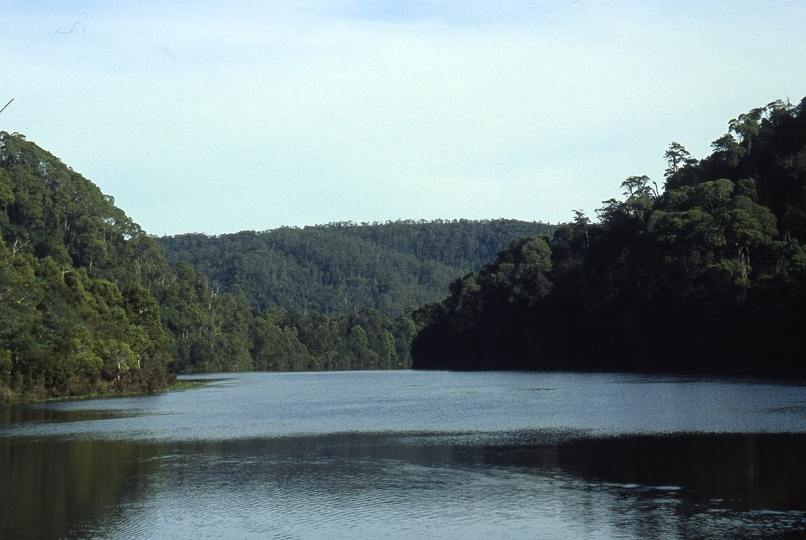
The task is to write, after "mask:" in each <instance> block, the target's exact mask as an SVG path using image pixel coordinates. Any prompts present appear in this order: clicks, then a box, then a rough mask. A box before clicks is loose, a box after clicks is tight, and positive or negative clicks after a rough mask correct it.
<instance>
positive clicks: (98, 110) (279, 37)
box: [0, 0, 806, 235]
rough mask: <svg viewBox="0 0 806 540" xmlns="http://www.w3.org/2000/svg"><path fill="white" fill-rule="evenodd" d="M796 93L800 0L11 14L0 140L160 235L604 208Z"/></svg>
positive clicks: (804, 83)
mask: <svg viewBox="0 0 806 540" xmlns="http://www.w3.org/2000/svg"><path fill="white" fill-rule="evenodd" d="M76 23H78V24H76ZM804 95H806V2H803V1H802V0H793V1H786V0H780V1H766V0H732V1H721V0H715V1H711V2H703V1H696V2H693V1H692V2H687V1H677V2H672V1H668V2H647V1H642V2H639V1H632V0H623V1H618V0H584V1H583V0H577V1H574V0H547V1H511V2H508V1H506V0H495V1H493V0H490V1H486V0H476V1H468V2H460V1H456V0H454V1H439V0H410V1H389V2H386V1H370V0H367V1H345V2H327V1H317V0H310V1H308V0H301V1H289V0H283V1H262V2H260V1H216V2H212V1H206V0H201V1H199V0H194V1H193V2H190V1H172V0H160V1H154V0H133V1H129V0H120V1H113V0H97V1H92V0H71V1H70V2H61V1H58V2H57V1H55V0H54V1H45V0H3V2H2V7H0V102H2V103H0V107H2V105H4V104H5V103H6V102H7V101H8V100H9V99H11V98H14V102H13V103H12V104H11V105H10V106H9V107H8V108H7V109H6V110H5V111H4V112H3V113H2V114H0V130H5V131H9V132H14V131H16V132H19V133H23V134H25V135H26V136H27V138H28V139H29V140H31V141H34V142H36V143H37V144H39V145H40V146H42V147H43V148H45V149H46V150H49V151H50V152H52V153H53V154H55V155H56V156H58V157H59V158H61V159H62V161H64V162H65V163H66V164H67V165H69V166H71V167H72V168H73V169H75V170H76V171H78V172H80V173H82V174H83V175H84V176H85V177H87V178H89V179H90V180H92V181H93V182H95V183H96V184H98V185H99V186H100V187H101V190H102V191H103V192H104V193H107V194H109V195H112V196H114V197H115V200H116V204H117V205H118V206H120V207H121V208H123V209H124V210H125V211H126V213H127V214H128V215H129V216H131V217H132V218H133V219H134V220H135V221H136V222H138V223H139V224H140V225H142V226H143V228H144V229H145V230H146V231H147V232H149V233H152V234H157V235H162V234H178V233H183V232H206V233H210V234H219V233H225V232H236V231H239V230H244V229H254V230H264V229H271V228H275V227H279V226H282V225H290V226H303V225H313V224H319V223H327V222H331V221H347V220H351V221H355V222H365V221H367V222H369V221H386V220H395V219H399V218H407V219H435V218H443V219H454V218H469V219H483V218H498V217H507V218H519V219H526V220H542V221H549V222H552V223H554V222H558V221H567V220H569V219H571V218H572V216H573V213H572V210H573V209H582V210H584V211H585V212H586V213H588V214H589V215H590V216H591V217H594V216H595V212H594V210H595V209H596V208H598V207H600V206H601V201H603V200H604V199H608V198H610V197H620V196H621V189H620V188H619V185H620V184H621V182H622V181H623V180H624V179H625V178H626V177H627V176H630V175H634V174H648V175H649V176H650V177H652V179H654V180H656V181H658V183H659V184H660V183H662V180H663V178H662V173H663V169H664V168H665V162H664V160H663V153H664V151H665V150H666V148H667V147H668V145H669V143H671V142H672V141H674V140H676V141H678V142H680V143H681V144H683V145H685V146H686V147H687V148H688V149H689V151H691V153H692V154H693V155H694V156H695V157H704V156H705V155H707V154H708V153H709V152H710V143H711V141H713V140H715V139H716V138H718V137H719V136H721V135H722V134H724V133H725V132H726V131H727V124H728V121H729V120H730V119H731V118H735V117H736V116H738V115H739V114H741V113H743V112H747V111H748V110H750V109H751V108H753V107H757V106H764V105H766V104H767V103H769V102H771V101H774V100H776V99H786V98H789V99H791V100H792V102H794V103H798V102H799V101H800V99H801V98H802V97H804Z"/></svg>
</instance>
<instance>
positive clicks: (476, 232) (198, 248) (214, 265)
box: [159, 219, 556, 317]
mask: <svg viewBox="0 0 806 540" xmlns="http://www.w3.org/2000/svg"><path fill="white" fill-rule="evenodd" d="M555 229H556V226H553V225H548V224H545V223H536V222H524V221H517V220H505V219H498V220H487V221H468V220H455V221H441V220H440V221H395V222H387V223H372V224H368V223H363V224H361V225H356V224H353V223H331V224H328V225H320V226H314V227H304V228H288V227H285V228H281V229H275V230H271V231H263V232H253V231H244V232H240V233H236V234H224V235H220V236H207V235H203V234H183V235H179V236H173V237H163V238H160V239H159V243H160V245H161V246H162V248H163V249H164V251H165V256H166V258H167V259H168V262H169V263H170V264H176V263H178V262H180V261H183V262H186V263H188V264H189V265H190V266H191V267H192V268H194V269H195V270H197V271H200V272H203V273H204V274H205V275H206V276H207V277H208V278H209V280H210V282H211V283H214V284H215V286H216V287H218V288H220V289H221V290H222V291H225V292H231V293H237V292H243V293H244V295H245V297H246V299H247V301H248V302H249V303H250V305H252V306H255V307H257V308H259V309H267V308H271V307H282V308H284V309H286V310H288V311H295V312H301V313H306V312H309V311H314V312H319V313H324V314H326V315H329V316H343V315H347V314H350V313H355V312H358V311H360V310H362V309H366V308H371V309H375V310H378V311H380V312H382V313H384V314H385V315H387V316H389V317H398V316H400V315H401V314H403V313H404V311H405V310H406V309H407V308H410V307H413V306H420V305H422V304H425V303H427V302H431V301H433V300H438V299H440V298H442V297H444V296H445V293H446V292H447V285H448V283H450V282H451V281H453V280H454V279H456V278H457V277H460V276H463V275H465V274H466V273H468V272H470V271H476V270H479V269H480V268H481V267H482V266H483V265H484V264H486V263H488V262H490V261H491V260H493V259H494V258H495V256H496V255H497V254H498V253H499V252H500V251H501V250H502V249H504V248H505V247H506V246H507V244H509V242H510V241H511V240H513V239H516V238H521V237H524V236H529V235H533V234H552V233H553V232H554V230H555Z"/></svg>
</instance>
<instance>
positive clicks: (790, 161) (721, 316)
mask: <svg viewBox="0 0 806 540" xmlns="http://www.w3.org/2000/svg"><path fill="white" fill-rule="evenodd" d="M728 127H729V132H728V133H727V134H726V135H724V136H723V137H720V138H719V139H717V140H716V141H714V142H713V143H712V148H713V152H712V154H711V155H709V156H707V157H705V158H704V159H701V160H697V159H695V158H694V157H692V156H691V155H690V154H689V152H688V151H686V149H685V148H684V147H683V146H682V145H680V144H678V143H676V142H675V143H672V144H671V146H670V147H669V150H668V151H667V152H666V154H665V158H666V159H667V163H668V167H667V169H666V173H665V179H664V182H663V185H662V188H661V187H659V186H658V185H657V184H655V182H653V181H651V180H650V179H649V178H647V177H645V176H633V177H630V178H628V179H626V180H625V181H624V182H623V183H622V188H623V189H624V197H623V198H622V199H620V200H616V199H611V200H608V201H605V202H604V206H603V207H602V208H600V209H599V210H598V211H597V213H598V221H597V222H596V223H592V222H591V221H590V220H589V219H588V218H587V217H585V216H584V215H583V214H581V213H577V218H576V219H575V221H574V222H573V223H570V224H568V225H565V226H562V227H560V228H559V229H557V231H556V232H555V233H554V234H553V235H551V236H531V237H527V238H524V239H522V240H520V241H518V242H515V243H513V244H512V245H511V246H510V248H509V249H508V250H506V251H504V252H502V253H501V254H500V255H499V256H498V257H497V259H496V260H495V261H494V262H493V263H492V264H489V265H487V266H485V267H484V268H483V269H482V270H480V271H479V272H478V273H475V274H472V275H468V276H466V277H464V278H463V279H459V280H456V281H454V282H453V283H452V284H451V287H450V291H451V294H450V296H449V297H448V298H446V299H445V300H443V301H441V302H435V303H432V304H429V305H426V306H424V307H422V308H421V309H420V310H418V311H417V312H415V314H414V316H415V318H416V320H417V321H418V323H419V325H421V326H422V330H421V331H420V332H419V333H418V335H417V336H416V338H415V340H414V342H413V344H412V357H413V360H414V367H418V368H441V369H444V368H451V369H530V370H534V369H537V370H541V369H561V370H577V369H581V370H597V371H601V370H607V371H639V372H647V371H651V372H678V373H679V372H690V373H704V372H708V373H734V374H755V375H784V376H806V353H805V352H804V351H806V331H804V329H805V328H806V249H804V247H803V246H804V243H806V99H804V100H803V101H801V102H800V104H799V105H796V106H795V105H792V104H790V103H789V102H782V101H776V102H774V103H771V104H769V105H767V106H766V107H762V108H757V109H753V110H751V111H750V112H748V113H746V114H742V115H740V116H738V117H737V118H735V119H733V120H731V121H730V122H729V124H728Z"/></svg>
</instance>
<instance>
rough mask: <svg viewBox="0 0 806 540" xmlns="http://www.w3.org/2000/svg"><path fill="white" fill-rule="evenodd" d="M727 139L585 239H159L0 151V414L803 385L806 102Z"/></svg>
mask: <svg viewBox="0 0 806 540" xmlns="http://www.w3.org/2000/svg"><path fill="white" fill-rule="evenodd" d="M728 126H729V132H728V133H727V134H726V135H724V136H723V137H721V138H719V139H717V140H716V141H714V142H713V143H712V148H713V153H712V154H711V155H710V156H707V157H705V158H703V159H695V158H694V157H692V156H691V155H690V154H689V153H688V151H687V150H686V149H685V148H684V147H683V146H682V145H680V144H678V143H677V142H674V143H672V144H671V145H670V147H669V150H668V151H667V152H666V154H665V156H664V157H665V158H666V160H667V163H668V167H667V170H666V173H665V176H664V180H663V182H662V185H661V186H659V185H658V184H657V183H656V182H655V181H653V180H652V179H650V178H648V177H646V176H632V177H630V178H627V179H626V180H625V181H624V182H623V183H622V188H623V189H624V197H623V199H621V200H617V199H611V200H608V201H604V206H603V207H602V208H600V209H599V210H597V221H596V222H594V221H592V220H591V219H589V218H588V217H587V216H585V215H584V214H583V213H582V212H579V211H577V212H576V218H575V219H574V220H573V221H572V222H571V223H565V224H559V225H551V224H546V223H540V222H523V221H517V220H504V219H500V220H484V221H468V220H453V221H442V220H437V221H430V222H429V221H396V222H386V223H372V224H368V223H364V224H360V225H359V224H354V223H331V224H328V225H320V226H315V227H304V228H301V229H299V228H281V229H277V230H274V231H263V232H254V231H244V232H241V233H236V234H231V235H220V236H216V237H211V236H206V235H198V234H188V235H179V236H175V237H165V238H156V237H153V236H150V235H148V234H146V232H145V231H143V230H142V229H141V228H140V227H139V226H138V225H137V224H136V223H134V222H133V221H132V220H131V219H130V218H129V217H128V216H126V214H125V213H124V212H123V210H121V209H119V208H118V207H116V206H115V204H114V198H113V197H111V196H108V195H104V194H103V193H101V191H100V189H99V188H98V187H97V186H96V185H94V184H93V183H92V182H90V181H89V180H87V179H85V178H83V177H82V176H81V175H80V174H78V173H77V172H75V171H73V170H72V169H71V168H69V167H68V166H66V165H65V164H63V163H62V162H61V161H60V160H59V159H58V158H56V157H55V156H53V155H52V154H50V153H48V152H47V151H45V150H43V149H41V148H39V147H38V146H37V145H36V144H34V143H32V142H29V141H27V140H26V139H25V137H24V136H23V135H20V134H17V133H13V134H9V133H6V132H2V131H0V404H2V403H20V402H30V401H32V400H33V401H44V400H50V399H62V398H70V399H75V398H78V397H80V396H100V395H136V394H140V393H146V394H147V393H153V392H157V391H162V390H165V389H166V388H168V387H169V385H170V384H171V383H172V381H175V376H176V374H192V373H211V372H233V371H307V370H350V369H406V368H410V367H414V368H419V369H454V370H498V369H510V370H559V371H627V372H649V373H662V372H666V373H692V374H703V373H713V374H723V375H738V376H762V377H766V376H772V377H803V376H806V363H804V362H803V358H802V357H803V353H802V351H803V350H806V348H805V347H806V335H804V333H803V332H802V329H803V327H804V326H805V324H804V323H806V249H804V248H803V245H804V243H806V99H804V100H803V101H801V102H800V104H798V105H793V104H791V103H789V102H788V101H787V102H783V101H776V102H773V103H770V104H769V105H767V106H766V107H761V108H757V109H753V110H752V111H750V112H748V113H746V114H742V115H739V116H738V117H737V118H735V119H733V120H731V121H730V122H729V125H728ZM490 261H492V262H490ZM449 284H450V285H449ZM448 285H449V286H448ZM445 288H447V292H448V296H447V297H445V294H446V292H445ZM417 306H419V307H417Z"/></svg>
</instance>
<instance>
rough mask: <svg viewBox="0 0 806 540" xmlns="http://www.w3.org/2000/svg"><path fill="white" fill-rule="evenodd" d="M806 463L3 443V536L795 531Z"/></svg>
mask: <svg viewBox="0 0 806 540" xmlns="http://www.w3.org/2000/svg"><path fill="white" fill-rule="evenodd" d="M803 456H806V435H802V434H794V435H776V434H755V435H754V434H746V435H706V434H699V435H697V434H686V435H676V436H670V435H665V436H635V437H612V438H601V439H600V438H588V437H585V436H581V435H580V434H579V433H573V432H556V431H547V432H520V433H503V434H501V433H498V434H496V433H488V434H465V435H462V434H453V435H434V434H367V433H363V434H362V433H351V434H330V435H323V436H310V437H280V438H254V439H243V440H223V441H177V442H164V443H142V442H134V441H128V442H127V441H117V440H112V441H105V440H102V441H98V440H54V441H49V442H48V443H47V444H42V443H41V441H40V442H37V441H26V440H13V439H6V440H4V439H0V478H2V479H3V489H2V490H0V523H2V525H1V526H0V537H2V538H74V537H75V538H78V537H82V538H83V537H103V538H129V537H151V538H160V537H180V538H188V537H194V538H198V537H210V538H250V537H255V538H258V537H266V536H276V537H291V538H310V537H319V536H322V535H325V536H328V537H352V538H355V537H366V538H369V537H379V536H383V537H390V538H409V537H414V536H422V535H423V534H424V533H426V532H427V533H426V536H430V537H434V536H446V537H459V536H461V537H463V538H475V537H478V538H482V537H490V536H498V537H500V536H506V537H510V538H531V537H534V536H535V535H536V534H537V533H542V534H543V535H544V536H546V537H569V538H571V537H573V538H593V537H596V538H646V537H657V538H660V537H664V538H712V537H715V536H716V537H725V536H731V535H733V536H737V537H754V536H758V535H762V534H763V535H764V536H765V537H769V538H774V537H781V538H786V537H792V538H794V537H800V536H802V535H803V534H804V533H806V517H805V516H806V483H805V482H804V480H805V479H806V474H804V473H806V471H805V470H804V468H806V464H804V458H803ZM726 533H727V534H726Z"/></svg>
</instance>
